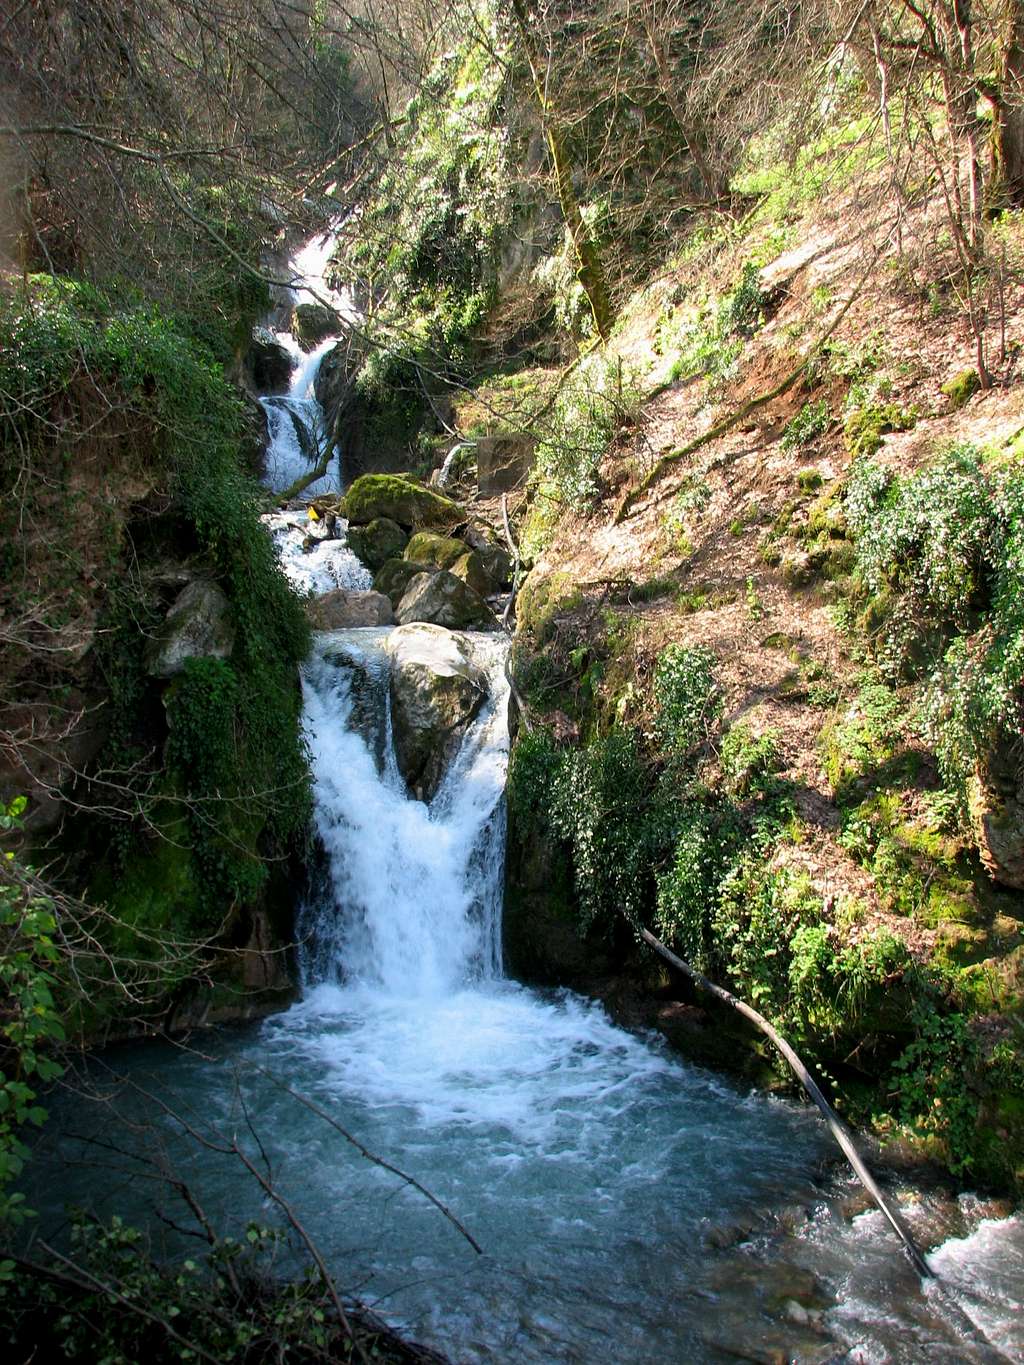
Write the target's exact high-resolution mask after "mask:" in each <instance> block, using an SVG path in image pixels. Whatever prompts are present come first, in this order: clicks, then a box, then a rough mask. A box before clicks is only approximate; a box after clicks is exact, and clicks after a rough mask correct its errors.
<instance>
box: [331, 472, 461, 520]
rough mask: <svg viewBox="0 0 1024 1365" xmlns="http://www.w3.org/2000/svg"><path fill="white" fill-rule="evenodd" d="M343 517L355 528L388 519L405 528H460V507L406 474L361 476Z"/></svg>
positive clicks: (350, 492)
mask: <svg viewBox="0 0 1024 1365" xmlns="http://www.w3.org/2000/svg"><path fill="white" fill-rule="evenodd" d="M340 510H341V515H342V516H344V517H345V518H346V519H347V520H348V521H349V522H350V523H351V524H352V525H354V526H365V525H367V524H368V523H369V522H371V521H374V520H376V518H377V517H387V518H388V519H389V520H391V521H397V522H398V524H399V526H404V527H406V528H415V529H416V530H420V529H422V528H426V529H437V528H441V529H447V528H450V527H453V526H458V524H459V522H460V521H461V520H462V511H461V509H460V508H459V505H458V503H455V502H452V500H451V498H446V497H444V496H443V495H442V494H440V493H435V492H434V491H433V490H432V489H430V488H427V487H426V486H425V485H424V484H421V483H418V482H417V481H416V480H415V479H411V478H409V477H408V476H406V475H403V474H362V475H360V477H359V478H358V479H356V480H355V482H354V483H353V484H352V486H351V487H350V488H349V490H348V492H347V493H346V494H345V497H344V498H343V499H342V504H341V508H340Z"/></svg>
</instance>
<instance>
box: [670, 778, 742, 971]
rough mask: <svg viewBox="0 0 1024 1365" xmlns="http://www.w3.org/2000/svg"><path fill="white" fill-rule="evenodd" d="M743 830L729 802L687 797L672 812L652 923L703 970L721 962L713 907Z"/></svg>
mask: <svg viewBox="0 0 1024 1365" xmlns="http://www.w3.org/2000/svg"><path fill="white" fill-rule="evenodd" d="M742 832H743V828H742V823H741V821H740V820H739V818H738V815H737V813H736V812H735V811H734V810H733V809H732V808H731V807H730V806H728V805H727V804H726V805H715V804H713V803H712V802H711V801H709V800H702V801H687V802H684V803H683V804H682V805H681V806H680V807H679V809H678V811H677V812H676V836H675V849H674V852H673V855H672V862H671V865H670V867H669V868H668V870H667V871H666V872H663V873H662V874H661V875H660V876H659V877H658V900H657V911H656V916H655V924H656V927H657V931H658V934H659V935H660V937H661V938H663V939H664V940H666V941H667V942H668V943H670V944H672V945H673V946H674V947H675V948H676V949H677V951H678V952H679V954H680V955H681V956H682V957H683V958H684V959H685V960H686V961H687V962H689V963H691V964H692V965H693V966H694V967H696V968H697V970H698V971H701V972H713V971H714V970H715V968H716V967H718V966H719V965H720V963H721V956H722V954H721V951H720V947H719V945H718V944H717V942H716V940H715V937H714V923H715V915H716V908H717V902H718V897H719V892H720V890H721V886H722V883H723V881H724V880H725V878H726V877H727V876H728V874H729V870H730V866H731V864H732V861H733V858H734V856H735V852H736V849H737V847H738V845H739V842H740V838H741V835H742Z"/></svg>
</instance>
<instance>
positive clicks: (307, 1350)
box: [0, 1216, 408, 1365]
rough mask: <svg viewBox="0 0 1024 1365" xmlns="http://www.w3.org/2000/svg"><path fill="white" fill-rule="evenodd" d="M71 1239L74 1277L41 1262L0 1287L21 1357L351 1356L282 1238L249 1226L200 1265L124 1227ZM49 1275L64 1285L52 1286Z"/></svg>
mask: <svg viewBox="0 0 1024 1365" xmlns="http://www.w3.org/2000/svg"><path fill="white" fill-rule="evenodd" d="M206 1231H207V1230H206V1229H204V1243H205V1241H206V1237H205V1232H206ZM70 1240H71V1245H70V1248H69V1259H70V1260H71V1262H72V1263H73V1266H74V1268H75V1271H74V1272H73V1273H72V1274H71V1275H69V1274H68V1266H67V1264H66V1263H64V1264H58V1263H56V1262H55V1261H54V1262H51V1261H49V1260H43V1261H41V1263H36V1264H39V1267H40V1268H39V1270H38V1272H37V1271H35V1270H34V1268H19V1269H18V1271H17V1272H16V1273H13V1274H12V1275H10V1276H9V1278H8V1279H7V1280H6V1282H3V1283H0V1330H2V1331H3V1335H4V1339H5V1340H6V1341H8V1342H10V1343H11V1344H12V1348H13V1350H14V1351H15V1353H16V1354H17V1357H18V1358H19V1359H20V1358H22V1357H23V1356H24V1355H26V1353H27V1354H36V1353H43V1352H45V1353H46V1354H48V1355H50V1356H51V1357H52V1358H53V1359H62V1360H95V1361H103V1362H106V1365H129V1362H133V1361H140V1360H156V1361H195V1360H196V1359H198V1358H199V1357H200V1353H202V1357H203V1358H205V1359H208V1360H217V1361H222V1362H224V1363H225V1365H242V1363H243V1362H255V1361H269V1360H288V1361H295V1362H313V1361H327V1360H332V1361H342V1360H352V1359H355V1358H357V1357H356V1356H355V1354H354V1347H353V1341H352V1338H351V1337H350V1336H349V1334H348V1332H347V1331H346V1330H345V1329H344V1328H343V1326H342V1324H341V1323H340V1322H339V1321H338V1317H337V1311H336V1309H335V1308H334V1297H333V1291H332V1290H331V1288H330V1287H329V1286H328V1285H327V1284H326V1283H325V1282H324V1280H323V1279H322V1278H321V1276H320V1274H319V1273H318V1272H316V1271H315V1270H314V1269H313V1268H312V1267H310V1269H309V1270H308V1271H307V1272H306V1273H305V1274H304V1275H301V1276H299V1277H294V1278H293V1272H291V1270H290V1268H289V1266H288V1261H289V1259H290V1257H291V1255H292V1254H293V1253H292V1250H291V1248H290V1247H289V1245H288V1238H287V1236H286V1234H285V1233H284V1232H283V1231H282V1230H281V1229H279V1228H273V1227H266V1226H261V1225H259V1224H256V1223H250V1224H249V1225H248V1227H247V1228H246V1229H245V1233H244V1235H243V1236H242V1237H239V1238H235V1237H230V1236H213V1238H212V1241H211V1245H210V1246H209V1248H208V1249H207V1250H205V1251H204V1253H203V1255H202V1256H201V1257H198V1258H196V1259H194V1258H193V1257H191V1256H189V1257H186V1258H183V1259H180V1260H178V1261H175V1262H171V1263H166V1264H160V1263H158V1262H157V1261H156V1259H155V1258H154V1256H153V1255H152V1254H151V1252H150V1248H149V1246H148V1244H147V1240H146V1238H145V1237H144V1236H143V1234H142V1233H141V1232H140V1231H139V1230H138V1229H137V1228H133V1227H131V1226H129V1225H127V1224H125V1223H124V1222H122V1220H121V1219H120V1218H116V1217H115V1218H113V1219H111V1221H110V1222H109V1223H107V1224H100V1223H96V1222H92V1221H89V1220H86V1219H85V1218H84V1217H82V1216H77V1217H76V1218H75V1219H74V1221H73V1222H72V1225H71V1239H70ZM50 1269H53V1270H55V1271H58V1272H63V1275H62V1278H61V1279H59V1280H56V1281H54V1280H51V1279H50V1278H48V1276H47V1271H48V1270H50ZM283 1269H284V1270H285V1274H284V1275H283V1274H282V1270H283ZM353 1321H354V1324H355V1325H354V1331H355V1333H356V1335H357V1336H358V1337H359V1338H360V1345H361V1355H362V1357H363V1358H366V1359H373V1360H375V1361H380V1362H381V1365H387V1362H388V1361H394V1360H397V1359H406V1358H408V1357H407V1355H406V1353H405V1352H399V1351H394V1350H393V1349H392V1347H393V1345H394V1342H393V1340H392V1339H390V1337H389V1334H388V1333H386V1332H385V1331H383V1330H382V1329H381V1328H379V1327H369V1326H366V1325H364V1324H363V1323H362V1322H361V1321H360V1320H359V1317H358V1315H357V1314H356V1313H352V1314H351V1317H350V1324H351V1323H353Z"/></svg>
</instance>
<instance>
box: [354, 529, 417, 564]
mask: <svg viewBox="0 0 1024 1365" xmlns="http://www.w3.org/2000/svg"><path fill="white" fill-rule="evenodd" d="M346 540H347V542H348V547H349V549H350V550H351V551H352V553H353V554H354V555H356V556H358V558H359V559H361V560H362V561H363V563H364V564H365V565H366V567H367V568H368V569H369V570H370V572H371V573H376V572H377V570H378V569H381V568H383V567H384V565H385V564H386V563H387V562H388V560H389V559H398V558H399V557H400V555H401V554H402V551H403V550H404V549H405V547H406V544H407V543H408V540H409V537H408V536H407V535H406V534H405V532H404V531H403V530H402V528H401V526H399V524H398V522H397V521H392V520H391V519H390V517H376V518H375V519H374V520H373V521H371V522H369V523H368V524H367V525H366V526H352V527H350V528H349V531H348V534H347V536H346Z"/></svg>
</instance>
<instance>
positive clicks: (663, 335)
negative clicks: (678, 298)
mask: <svg viewBox="0 0 1024 1365" xmlns="http://www.w3.org/2000/svg"><path fill="white" fill-rule="evenodd" d="M763 323H764V294H763V292H762V290H761V285H760V269H759V266H758V265H757V264H755V262H753V261H747V262H745V263H744V266H743V269H742V271H741V273H740V278H739V280H738V282H737V283H736V285H735V286H734V287H733V288H732V289H731V290H729V292H728V293H726V294H723V295H722V296H721V297H720V298H717V299H711V300H709V301H708V302H707V303H705V304H704V306H703V307H701V308H699V309H697V310H696V311H694V309H693V308H690V309H677V307H676V306H675V305H673V306H671V307H670V308H669V309H668V310H667V311H666V312H665V313H664V314H663V315H662V317H661V318H660V319H659V322H658V326H657V330H656V333H655V343H654V347H655V351H656V352H657V353H658V354H659V355H662V356H664V357H665V358H666V361H667V362H668V367H667V373H666V378H667V379H668V380H676V379H681V378H686V377H688V376H690V375H694V374H703V375H706V376H708V378H712V379H724V378H728V377H729V376H731V375H732V374H733V373H734V371H735V367H736V363H737V361H738V360H739V357H740V355H741V354H742V353H743V347H744V343H745V342H746V341H747V340H748V339H749V338H750V337H751V336H753V334H754V332H756V331H757V329H758V328H759V327H760V326H762V325H763Z"/></svg>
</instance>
